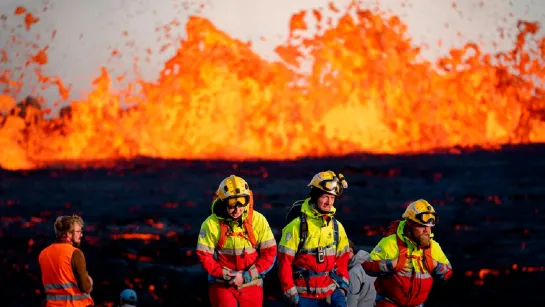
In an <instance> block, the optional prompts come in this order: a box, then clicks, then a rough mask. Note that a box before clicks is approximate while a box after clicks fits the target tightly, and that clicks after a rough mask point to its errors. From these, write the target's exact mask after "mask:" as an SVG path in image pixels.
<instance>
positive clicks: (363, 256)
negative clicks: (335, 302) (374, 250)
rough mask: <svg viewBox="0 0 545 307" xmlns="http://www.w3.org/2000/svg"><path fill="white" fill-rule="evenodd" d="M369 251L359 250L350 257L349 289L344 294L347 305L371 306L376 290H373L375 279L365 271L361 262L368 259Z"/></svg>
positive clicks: (373, 302)
mask: <svg viewBox="0 0 545 307" xmlns="http://www.w3.org/2000/svg"><path fill="white" fill-rule="evenodd" d="M370 260H371V259H370V258H369V253H368V252H366V251H364V250H360V251H358V253H357V254H355V255H354V257H352V259H350V262H349V263H348V272H349V273H350V291H349V292H348V295H347V296H346V305H347V306H348V307H373V306H375V298H376V296H377V291H376V290H375V279H376V277H371V276H369V275H367V273H365V270H364V269H363V267H362V266H361V264H362V263H363V262H365V261H370Z"/></svg>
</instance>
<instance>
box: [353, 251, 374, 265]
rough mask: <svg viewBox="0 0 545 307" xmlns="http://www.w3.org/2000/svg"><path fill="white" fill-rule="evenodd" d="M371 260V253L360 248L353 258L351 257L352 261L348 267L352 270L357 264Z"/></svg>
mask: <svg viewBox="0 0 545 307" xmlns="http://www.w3.org/2000/svg"><path fill="white" fill-rule="evenodd" d="M366 261H371V257H370V256H369V253H368V252H367V251H364V250H359V251H358V252H357V253H356V254H355V255H354V257H352V259H350V262H349V263H348V269H349V270H350V269H351V268H353V267H354V266H356V265H361V264H362V263H363V262H366Z"/></svg>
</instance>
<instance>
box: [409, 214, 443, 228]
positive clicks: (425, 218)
mask: <svg viewBox="0 0 545 307" xmlns="http://www.w3.org/2000/svg"><path fill="white" fill-rule="evenodd" d="M415 219H416V222H418V223H420V224H422V225H426V226H435V224H437V221H438V220H439V215H438V214H437V213H436V212H421V213H418V214H417V215H415Z"/></svg>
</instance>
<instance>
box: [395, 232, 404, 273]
mask: <svg viewBox="0 0 545 307" xmlns="http://www.w3.org/2000/svg"><path fill="white" fill-rule="evenodd" d="M395 236H396V240H397V249H398V250H399V257H398V258H397V265H396V267H395V268H394V271H395V272H401V271H402V270H403V267H405V264H406V263H407V245H406V244H405V242H403V240H401V238H400V237H399V236H398V235H397V234H396V235H395Z"/></svg>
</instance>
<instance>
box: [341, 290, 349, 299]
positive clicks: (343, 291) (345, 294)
mask: <svg viewBox="0 0 545 307" xmlns="http://www.w3.org/2000/svg"><path fill="white" fill-rule="evenodd" d="M341 292H342V293H343V294H344V297H346V296H347V295H348V293H346V289H342V288H341Z"/></svg>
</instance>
